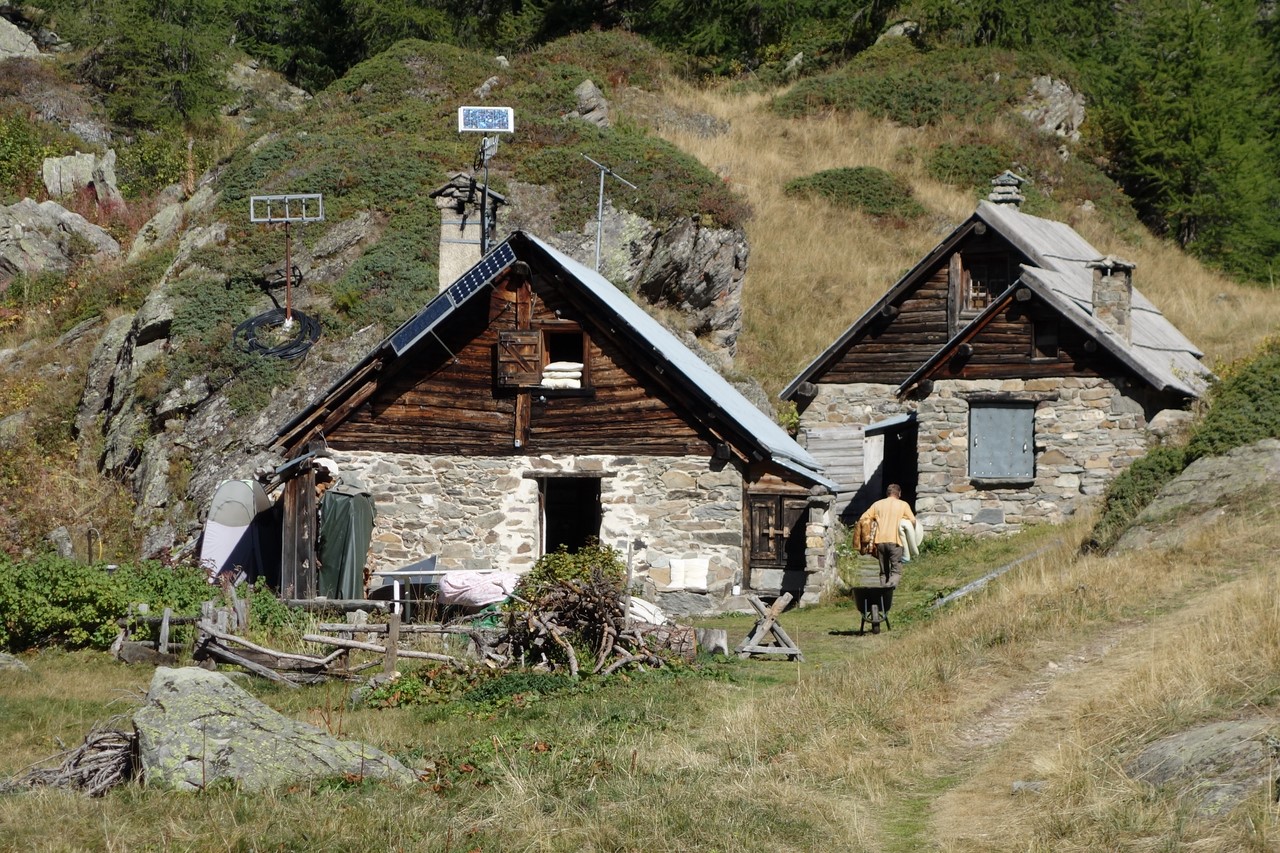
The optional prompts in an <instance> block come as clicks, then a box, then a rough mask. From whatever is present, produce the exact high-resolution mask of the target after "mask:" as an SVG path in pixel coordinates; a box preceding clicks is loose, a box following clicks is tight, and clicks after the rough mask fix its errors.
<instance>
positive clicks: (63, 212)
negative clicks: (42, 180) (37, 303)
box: [0, 198, 120, 290]
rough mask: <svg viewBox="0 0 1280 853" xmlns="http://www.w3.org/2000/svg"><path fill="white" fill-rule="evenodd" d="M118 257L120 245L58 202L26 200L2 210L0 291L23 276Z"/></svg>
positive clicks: (104, 231) (0, 216)
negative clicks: (20, 275)
mask: <svg viewBox="0 0 1280 853" xmlns="http://www.w3.org/2000/svg"><path fill="white" fill-rule="evenodd" d="M119 254H120V244H119V243H117V242H116V241H115V239H114V238H113V237H112V236H111V235H110V234H108V233H107V231H106V230H105V229H103V228H100V227H98V226H97V225H94V224H93V223H92V222H90V221H89V220H87V219H85V218H84V217H83V216H81V215H80V214H78V213H72V212H71V211H69V210H67V209H66V208H64V207H63V206H62V205H60V204H58V203H57V202H54V201H42V202H40V203H38V204H37V203H36V202H34V201H32V200H31V199H29V198H24V199H23V200H22V201H20V202H18V203H17V204H11V205H9V206H7V207H0V290H3V289H4V288H5V287H7V286H8V283H9V282H10V281H11V280H12V279H13V277H14V276H15V275H18V274H20V273H25V274H28V275H35V274H38V273H41V272H66V271H67V270H69V269H70V268H71V267H72V266H73V265H74V263H75V262H76V261H77V260H92V261H95V262H98V261H104V260H107V259H108V258H114V257H117V256H119Z"/></svg>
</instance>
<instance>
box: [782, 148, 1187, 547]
mask: <svg viewBox="0 0 1280 853" xmlns="http://www.w3.org/2000/svg"><path fill="white" fill-rule="evenodd" d="M997 180H998V181H1001V183H1003V184H1004V186H1003V188H1002V189H1003V192H997V193H993V196H992V199H993V200H988V201H984V202H982V203H981V204H980V205H979V206H978V209H977V210H976V211H975V212H974V214H973V215H972V216H970V217H969V219H968V220H967V221H965V222H964V223H963V224H962V225H961V226H960V227H959V228H957V229H956V230H955V231H953V232H952V233H951V234H950V235H949V236H948V237H947V238H946V239H944V240H943V241H942V242H941V243H940V244H939V245H938V246H937V247H936V248H935V249H934V250H933V251H931V252H930V253H929V254H928V255H926V256H925V257H924V258H922V259H921V260H920V262H919V263H917V264H916V265H915V266H914V267H913V268H912V269H911V270H910V271H909V272H908V273H907V274H906V275H905V276H903V277H902V279H900V280H899V281H898V282H897V283H896V284H895V285H894V286H893V287H892V288H890V289H889V291H888V292H887V293H885V294H884V295H883V296H882V297H881V298H880V299H879V300H877V302H876V303H875V304H874V305H872V306H871V307H870V308H869V309H868V310H867V311H866V312H865V313H864V314H863V315H862V316H861V317H860V318H858V320H857V321H856V322H854V323H853V325H851V326H850V327H849V328H848V329H847V330H846V331H845V333H844V334H842V335H841V336H840V338H839V339H838V340H836V341H835V342H834V343H833V344H832V345H831V346H830V347H828V348H827V349H826V350H825V351H824V352H823V353H822V354H821V355H819V356H818V357H817V358H816V359H814V361H813V362H812V363H811V364H810V365H809V366H808V367H806V368H805V369H804V370H803V371H802V372H801V373H800V374H799V375H798V376H797V377H796V378H795V379H794V380H793V381H792V382H791V383H790V385H788V386H787V388H786V389H784V391H783V392H782V395H781V396H782V397H783V398H784V399H789V400H792V401H794V402H795V403H796V405H797V408H798V409H799V410H800V412H801V420H800V422H801V441H802V443H804V444H805V445H806V447H807V448H808V449H809V451H810V452H811V453H812V454H813V455H814V457H815V458H816V459H817V460H818V461H819V462H820V463H821V464H822V465H823V466H824V468H825V470H826V472H827V474H828V475H829V476H830V477H832V479H834V480H836V481H837V483H838V495H837V498H836V505H835V512H836V513H837V514H838V515H839V516H841V517H843V518H845V519H846V520H848V519H849V518H851V517H854V516H856V515H857V514H859V513H861V511H862V510H863V509H864V508H865V507H866V506H867V505H869V504H870V503H871V502H872V501H874V500H876V499H878V498H880V497H882V496H883V493H884V487H885V486H886V485H888V484H889V483H891V482H896V483H898V484H900V485H901V486H902V488H903V492H904V497H906V498H907V499H908V500H909V501H910V502H912V503H913V505H914V506H915V507H916V512H917V514H919V515H921V516H923V518H924V519H925V520H926V523H927V524H932V525H934V526H948V527H953V528H959V529H963V530H966V531H969V532H984V531H989V530H1003V529H1010V528H1014V527H1017V526H1019V525H1021V524H1024V523H1027V522H1032V521H1057V520H1061V518H1063V517H1064V516H1066V515H1068V514H1070V513H1071V512H1073V511H1074V510H1075V509H1076V508H1077V506H1079V505H1080V503H1081V501H1082V500H1083V499H1085V498H1086V497H1087V496H1089V495H1094V494H1098V493H1100V492H1101V491H1102V490H1103V489H1104V488H1105V486H1106V484H1107V482H1108V481H1109V480H1110V479H1111V478H1112V477H1113V476H1114V475H1115V474H1116V473H1118V472H1119V471H1120V470H1122V469H1123V468H1124V467H1125V466H1127V465H1128V464H1129V463H1130V462H1131V461H1132V460H1133V459H1134V458H1136V457H1138V456H1140V455H1142V454H1143V453H1144V452H1145V451H1146V448H1147V447H1148V445H1149V444H1150V442H1151V441H1152V437H1153V433H1152V428H1153V425H1156V426H1158V425H1159V424H1160V423H1161V422H1167V421H1176V420H1178V419H1179V418H1180V415H1179V414H1174V413H1175V412H1178V413H1180V412H1181V411H1182V410H1184V409H1185V408H1186V406H1187V405H1188V403H1189V402H1190V401H1191V400H1193V399H1195V398H1196V397H1197V396H1198V395H1199V394H1200V393H1201V392H1202V391H1203V389H1204V387H1205V382H1206V379H1207V377H1208V375H1209V373H1208V370H1207V368H1205V367H1204V365H1202V364H1201V362H1200V357H1201V352H1200V351H1199V350H1198V349H1197V348H1196V347H1195V345H1194V344H1192V343H1191V342H1190V341H1189V340H1187V338H1186V337H1185V336H1183V335H1182V333H1181V332H1179V331H1178V330H1177V329H1176V328H1175V327H1174V326H1173V324H1171V323H1170V322H1169V321H1168V320H1167V319H1166V318H1165V317H1164V315H1162V314H1161V313H1160V311H1159V309H1157V308H1156V307H1155V305H1153V304H1152V303H1151V302H1150V301H1149V300H1148V299H1147V298H1146V297H1144V296H1143V295H1142V294H1141V293H1140V292H1139V291H1137V290H1136V289H1135V288H1134V287H1133V276H1132V274H1133V269H1134V267H1133V265H1132V264H1130V263H1128V262H1125V261H1122V260H1119V259H1116V258H1110V257H1104V256H1103V255H1102V253H1101V252H1099V251H1098V250H1097V249H1095V248H1093V247H1092V246H1091V245H1089V243H1088V242H1087V241H1086V240H1085V239H1084V238H1083V237H1081V236H1080V235H1079V234H1077V233H1076V232H1075V231H1074V230H1073V229H1072V228H1071V227H1070V226H1068V225H1066V224H1064V223H1061V222H1055V221H1052V220H1048V219H1042V218H1040V217H1036V216H1030V215H1028V214H1025V213H1023V212H1022V211H1021V210H1020V209H1019V208H1018V206H1017V203H1016V202H1017V201H1019V200H1020V196H1018V195H1017V194H1016V183H1015V182H1016V181H1018V180H1019V179H1017V178H1016V176H1012V175H1010V174H1009V173H1006V174H1005V175H1004V176H1001V178H1000V179H997ZM993 183H995V182H993ZM1010 186H1012V187H1014V192H1012V193H1011V192H1009V187H1010ZM1162 412H1164V413H1166V414H1164V415H1161V413H1162Z"/></svg>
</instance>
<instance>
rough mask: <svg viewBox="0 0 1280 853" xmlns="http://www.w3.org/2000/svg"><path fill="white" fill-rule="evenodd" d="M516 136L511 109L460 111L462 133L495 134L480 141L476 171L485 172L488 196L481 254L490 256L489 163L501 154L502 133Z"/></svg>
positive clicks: (483, 200)
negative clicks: (499, 149)
mask: <svg viewBox="0 0 1280 853" xmlns="http://www.w3.org/2000/svg"><path fill="white" fill-rule="evenodd" d="M515 132H516V114H515V110H513V109H512V108H511V107H458V133H485V134H488V133H492V134H495V135H494V136H482V137H481V138H480V150H479V151H478V152H477V153H476V159H475V163H474V164H473V165H472V168H473V169H479V168H482V167H483V168H484V195H483V196H481V197H480V254H481V255H487V254H489V226H490V222H489V161H490V160H492V159H493V155H494V154H497V153H498V137H497V136H496V134H499V133H515Z"/></svg>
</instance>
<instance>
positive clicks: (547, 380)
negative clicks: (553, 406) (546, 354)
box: [542, 361, 582, 388]
mask: <svg viewBox="0 0 1280 853" xmlns="http://www.w3.org/2000/svg"><path fill="white" fill-rule="evenodd" d="M542 387H544V388H581V387H582V362H580V361H553V362H551V363H550V364H548V365H547V366H546V367H544V368H542Z"/></svg>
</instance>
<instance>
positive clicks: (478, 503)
mask: <svg viewBox="0 0 1280 853" xmlns="http://www.w3.org/2000/svg"><path fill="white" fill-rule="evenodd" d="M275 446H276V447H277V449H279V450H280V451H282V452H283V453H284V455H285V456H286V458H289V459H297V460H301V459H303V458H304V457H305V455H306V454H307V453H308V452H311V451H315V450H317V449H325V450H326V451H327V452H328V453H329V454H330V455H331V457H332V458H333V459H334V460H335V461H336V462H337V463H338V466H339V468H340V469H341V470H342V471H343V472H344V473H345V472H348V471H349V472H351V473H353V474H355V475H357V476H358V477H359V478H360V479H361V480H362V481H363V482H364V483H365V484H367V485H368V486H369V487H370V489H371V491H372V493H373V497H374V500H375V502H376V505H377V518H376V520H375V529H374V533H373V543H372V563H373V568H374V569H394V568H397V567H401V566H404V565H407V564H410V563H413V562H415V561H418V560H420V559H423V558H425V557H429V556H435V557H436V559H437V565H438V567H440V568H443V569H457V570H476V569H489V568H494V569H500V570H509V571H525V570H527V569H529V568H531V567H532V566H533V565H534V563H535V562H536V561H537V559H538V558H539V557H540V556H541V555H543V554H545V553H548V552H551V551H555V550H556V549H557V548H558V547H559V546H561V545H564V546H566V547H568V548H570V549H571V550H572V549H574V548H576V547H579V546H581V545H582V544H583V543H585V542H586V541H587V540H589V539H591V538H597V539H598V540H599V541H600V542H602V543H603V544H607V545H611V546H614V547H616V548H618V549H619V551H620V552H622V553H623V555H624V556H625V558H626V560H627V562H628V567H629V570H630V571H631V573H632V575H633V577H634V578H635V580H636V581H637V582H639V583H641V584H642V585H645V586H646V587H647V589H648V592H649V593H650V596H649V597H651V598H653V599H654V600H655V601H656V602H657V603H658V604H659V605H660V606H662V607H663V608H664V610H667V611H668V612H671V613H693V612H713V611H716V610H721V609H725V608H726V607H730V606H740V604H741V603H742V602H738V603H736V604H732V605H731V604H730V603H729V600H730V599H731V598H732V597H733V593H734V587H738V586H740V587H741V592H742V593H744V594H745V593H746V592H754V593H757V594H760V595H762V596H776V595H779V594H781V593H782V592H783V591H788V592H792V593H793V595H794V596H795V597H796V598H798V599H801V600H805V601H813V600H815V599H816V597H817V595H818V594H819V592H820V591H821V589H822V587H823V586H824V585H826V584H827V583H828V582H829V581H830V579H831V577H832V576H833V572H834V567H833V566H831V565H830V563H829V555H830V553H831V547H832V543H831V541H830V532H829V531H830V524H829V515H830V505H831V499H832V490H833V488H834V486H835V484H834V483H833V482H832V481H830V480H829V479H827V478H826V477H825V476H824V475H823V473H822V470H821V468H820V466H819V465H818V463H817V462H816V461H815V460H814V458H813V457H812V456H811V455H810V454H809V453H808V452H807V451H806V450H804V448H802V447H801V446H800V445H799V444H797V443H796V442H795V441H794V440H793V439H792V438H791V437H790V436H789V435H788V434H787V433H786V432H785V431H784V430H783V429H781V428H780V427H779V426H778V425H777V424H776V423H775V422H774V420H773V419H772V418H771V417H769V416H768V415H766V414H764V413H763V412H761V411H760V410H759V409H757V408H756V407H755V406H753V405H752V404H751V403H750V402H748V401H747V400H746V398H744V397H743V396H742V395H741V394H740V393H739V392H738V391H737V390H735V389H734V388H733V386H732V385H730V384H729V383H728V382H727V381H726V380H725V379H724V378H722V377H721V376H720V375H719V374H718V373H717V372H716V371H715V370H714V369H712V368H711V367H710V366H708V365H707V364H706V363H704V362H703V361H702V359H700V358H699V357H698V356H697V355H695V354H694V353H693V352H692V351H691V350H689V349H688V348H687V347H686V346H685V345H684V344H682V343H681V342H680V341H679V340H678V339H677V338H676V337H675V336H674V335H673V334H672V333H671V332H669V331H667V329H665V328H664V327H663V326H662V325H660V324H659V323H658V322H657V321H655V320H654V319H653V318H652V317H650V316H649V315H648V314H647V313H646V312H645V311H644V310H643V309H642V308H641V307H640V306H639V305H637V304H636V303H635V302H633V301H632V300H631V299H630V298H629V297H628V296H627V295H625V294H624V293H622V292H620V291H619V290H618V289H617V288H615V287H614V286H613V285H612V284H610V283H609V282H608V281H607V280H606V279H604V278H603V277H602V276H600V275H599V274H598V273H596V272H595V271H593V270H591V269H588V268H587V267H585V266H583V265H581V264H579V263H578V262H576V261H574V260H573V259H571V258H569V257H567V256H565V255H563V254H561V253H560V252H558V251H556V250H555V249H554V248H552V247H550V246H549V245H547V244H546V243H544V242H542V241H541V240H539V239H537V238H536V237H533V236H531V235H529V234H526V233H523V232H519V231H517V232H514V233H512V234H511V235H510V236H508V237H507V238H506V239H505V240H503V241H502V242H501V243H499V244H498V245H497V246H496V247H494V248H493V249H492V251H490V252H489V253H488V254H486V255H485V257H484V258H483V259H482V260H481V261H480V262H479V263H478V264H476V265H475V266H474V267H472V268H471V269H470V270H469V271H467V272H466V273H465V274H463V275H462V276H461V277H459V278H458V279H457V280H456V281H455V282H453V283H452V284H451V285H450V286H449V287H447V288H445V289H443V290H442V291H441V293H440V294H439V295H438V296H437V297H435V298H434V299H433V300H431V301H430V302H429V303H427V305H426V306H425V307H423V309H422V310H421V311H420V312H419V313H418V314H416V315H415V316H414V317H412V318H411V319H409V320H408V321H407V322H406V323H405V324H404V325H403V326H401V327H400V328H399V329H397V330H396V331H395V332H394V333H392V334H391V335H390V336H389V337H388V338H387V339H386V340H385V341H383V342H382V343H381V344H379V345H378V346H377V347H376V348H375V349H374V350H373V351H372V352H370V353H369V354H368V355H367V356H366V357H365V358H364V359H363V360H361V361H360V362H359V363H358V364H357V365H356V366H355V367H354V368H352V370H351V371H349V372H348V373H347V374H346V375H345V376H344V377H342V378H341V379H340V380H339V381H338V382H337V383H335V384H334V385H333V387H331V388H330V389H329V390H328V391H327V392H325V393H324V394H323V395H322V396H321V397H320V398H319V399H317V400H316V401H315V402H314V403H313V404H312V405H310V406H309V407H308V408H306V409H305V410H304V411H303V412H301V413H300V414H299V415H298V416H297V417H296V418H294V419H293V421H292V422H290V423H289V424H287V425H285V426H284V427H283V428H281V429H280V431H279V432H278V433H277V436H276V441H275ZM299 467H300V468H305V466H299ZM290 489H292V492H290ZM313 490H314V486H312V485H309V484H308V480H307V477H306V476H299V477H297V478H295V479H294V480H291V481H290V486H288V487H286V493H285V562H286V563H289V562H290V561H292V562H293V563H294V564H295V565H293V567H292V571H295V572H296V571H298V566H305V565H306V564H307V560H308V559H311V558H310V556H309V552H308V547H309V545H308V544H307V543H308V542H309V541H310V532H309V530H308V529H307V525H308V524H309V523H310V522H309V519H310V518H311V517H313V513H312V512H311V511H310V510H309V508H308V507H307V500H308V495H309V493H310V492H312V491H313ZM291 494H292V497H291ZM291 507H292V509H291ZM283 568H284V572H285V575H286V577H287V576H288V574H289V572H290V571H291V567H290V565H285V566H284V567H283Z"/></svg>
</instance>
